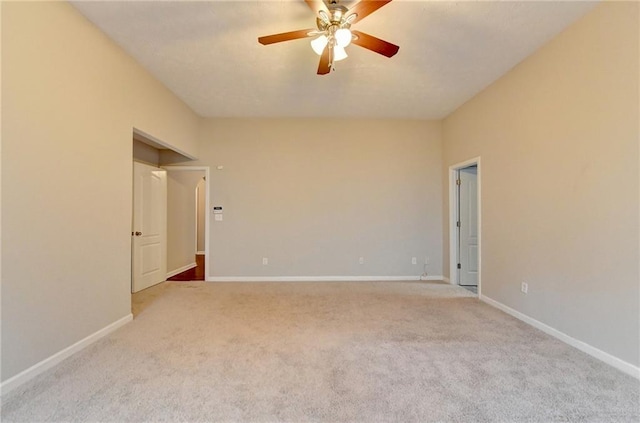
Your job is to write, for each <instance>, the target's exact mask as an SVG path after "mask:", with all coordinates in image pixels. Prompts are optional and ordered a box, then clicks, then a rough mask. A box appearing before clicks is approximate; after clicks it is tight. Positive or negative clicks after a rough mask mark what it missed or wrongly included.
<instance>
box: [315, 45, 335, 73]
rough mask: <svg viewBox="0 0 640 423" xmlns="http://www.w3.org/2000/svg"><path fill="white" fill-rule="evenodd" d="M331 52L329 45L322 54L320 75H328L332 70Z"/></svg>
mask: <svg viewBox="0 0 640 423" xmlns="http://www.w3.org/2000/svg"><path fill="white" fill-rule="evenodd" d="M331 53H332V49H330V48H329V46H328V45H327V46H326V47H325V48H324V51H323V52H322V56H320V63H319V64H318V75H326V74H328V73H329V72H331Z"/></svg>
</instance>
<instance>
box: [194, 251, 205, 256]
mask: <svg viewBox="0 0 640 423" xmlns="http://www.w3.org/2000/svg"><path fill="white" fill-rule="evenodd" d="M196 255H197V256H204V251H196Z"/></svg>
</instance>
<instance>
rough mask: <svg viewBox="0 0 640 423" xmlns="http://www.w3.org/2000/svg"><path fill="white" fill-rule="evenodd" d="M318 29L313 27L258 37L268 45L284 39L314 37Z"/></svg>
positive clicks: (259, 40) (261, 42) (260, 41)
mask: <svg viewBox="0 0 640 423" xmlns="http://www.w3.org/2000/svg"><path fill="white" fill-rule="evenodd" d="M317 31H318V30H317V29H316V28H311V29H301V30H298V31H291V32H283V33H282V34H273V35H267V36H264V37H260V38H258V42H259V43H260V44H263V45H265V46H266V45H267V44H273V43H281V42H283V41H290V40H297V39H300V38H307V37H313V36H314V35H315V32H317ZM310 34H311V35H310Z"/></svg>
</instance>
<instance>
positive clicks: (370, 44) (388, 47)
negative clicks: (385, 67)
mask: <svg viewBox="0 0 640 423" xmlns="http://www.w3.org/2000/svg"><path fill="white" fill-rule="evenodd" d="M351 33H352V34H354V35H356V38H355V39H354V40H353V41H351V43H352V44H355V45H358V46H360V47H364V48H366V49H367V50H371V51H375V52H376V53H379V54H382V55H383V56H387V57H392V56H394V55H395V54H396V53H397V52H398V50H400V47H398V46H397V45H395V44H391V43H390V42H388V41H385V40H381V39H380V38H376V37H374V36H373V35H369V34H365V33H364V32H360V31H351Z"/></svg>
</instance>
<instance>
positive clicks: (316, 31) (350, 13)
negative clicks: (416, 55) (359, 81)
mask: <svg viewBox="0 0 640 423" xmlns="http://www.w3.org/2000/svg"><path fill="white" fill-rule="evenodd" d="M390 1H391V0H360V1H359V2H358V3H356V4H355V5H354V6H353V7H352V8H350V9H347V8H346V7H344V6H342V5H340V4H338V0H330V2H329V3H328V4H325V2H324V1H323V0H305V3H307V5H308V6H309V7H310V8H311V10H313V11H314V12H315V14H316V26H317V28H310V29H301V30H298V31H291V32H284V33H281V34H273V35H267V36H265V37H260V38H258V42H259V43H260V44H263V45H268V44H274V43H280V42H282V41H290V40H297V39H300V38H309V37H318V38H316V39H314V40H313V41H311V47H312V48H313V51H315V52H316V53H317V54H318V55H320V64H319V65H318V75H326V74H328V73H329V72H331V68H332V67H333V63H334V62H337V61H339V60H342V59H345V58H346V57H347V52H346V51H345V49H344V48H345V47H346V46H348V45H349V44H351V43H353V44H355V45H358V46H360V47H364V48H366V49H368V50H371V51H374V52H376V53H379V54H382V55H383V56H386V57H392V56H393V55H395V54H396V53H397V52H398V50H399V49H400V47H398V46H397V45H395V44H391V43H389V42H387V41H384V40H381V39H379V38H376V37H374V36H373V35H369V34H365V33H364V32H361V31H352V30H351V29H350V28H351V25H353V24H355V23H357V22H359V21H361V20H362V19H364V18H366V17H367V16H369V15H370V14H371V13H373V12H375V11H376V10H378V9H380V8H381V7H382V6H384V5H385V4H387V3H389V2H390Z"/></svg>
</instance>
